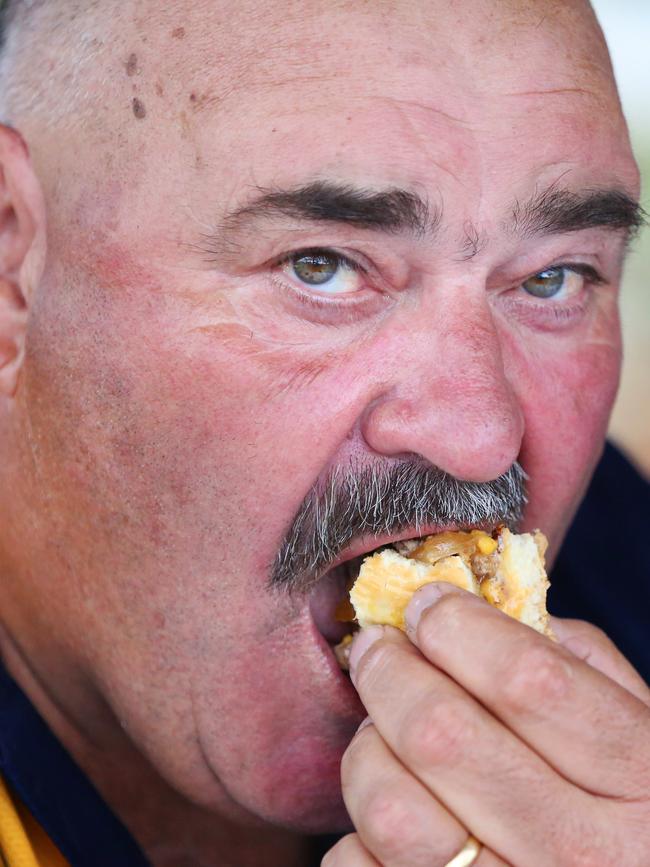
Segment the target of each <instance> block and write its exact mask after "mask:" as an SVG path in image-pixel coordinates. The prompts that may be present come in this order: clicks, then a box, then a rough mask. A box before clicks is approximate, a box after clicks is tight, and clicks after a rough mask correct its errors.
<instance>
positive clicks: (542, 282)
mask: <svg viewBox="0 0 650 867" xmlns="http://www.w3.org/2000/svg"><path fill="white" fill-rule="evenodd" d="M588 277H590V278H591V279H592V282H598V280H599V277H598V275H597V274H596V272H595V271H594V270H593V268H590V267H588V266H578V265H575V266H572V267H570V266H568V265H557V266H556V267H554V268H547V269H546V270H545V271H540V272H539V274H535V275H534V276H533V277H529V278H528V280H524V282H523V283H522V284H521V287H522V289H523V290H524V291H525V292H527V293H528V294H529V295H533V296H534V297H535V298H557V297H561V298H562V299H566V298H570V297H572V296H574V295H579V294H580V292H581V291H582V289H583V288H584V285H585V282H586V279H587V278H588Z"/></svg>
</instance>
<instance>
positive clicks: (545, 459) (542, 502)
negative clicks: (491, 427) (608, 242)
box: [517, 315, 621, 559]
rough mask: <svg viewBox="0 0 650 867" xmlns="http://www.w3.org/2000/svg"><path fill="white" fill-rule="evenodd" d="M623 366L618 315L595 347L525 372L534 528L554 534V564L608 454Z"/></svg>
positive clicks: (564, 350)
mask: <svg viewBox="0 0 650 867" xmlns="http://www.w3.org/2000/svg"><path fill="white" fill-rule="evenodd" d="M558 350H561V351H558ZM620 361H621V347H620V335H619V329H618V320H617V318H616V317H615V316H614V315H613V316H612V317H611V318H610V319H609V322H608V325H607V327H606V328H603V329H601V330H600V331H599V333H597V334H594V333H592V334H591V335H590V336H589V338H588V339H584V340H582V341H578V340H577V341H575V343H574V344H573V345H572V346H571V347H566V346H565V347H557V348H556V349H555V351H554V350H553V347H550V348H549V351H547V352H543V353H541V354H537V355H536V356H535V357H534V358H533V357H531V356H528V357H527V358H526V360H525V362H524V363H522V362H521V360H520V361H519V363H518V365H517V368H518V372H517V378H518V391H519V394H520V401H521V405H522V408H523V411H524V416H525V436H524V442H523V445H522V453H521V460H522V463H523V465H524V467H525V469H526V471H527V472H528V474H529V476H530V482H529V497H530V505H529V508H528V510H527V516H526V525H527V528H529V529H530V528H532V527H539V528H540V529H542V530H543V531H544V532H545V533H546V534H547V536H548V537H549V541H550V557H551V559H552V558H553V557H554V556H555V554H556V553H557V549H558V548H559V545H560V544H561V541H562V538H563V535H564V532H565V531H566V529H567V526H568V524H569V523H570V521H571V519H572V517H573V514H574V512H575V509H576V508H577V506H578V503H579V501H580V499H581V498H582V496H583V494H584V492H585V489H586V486H587V484H588V481H589V479H590V477H591V473H592V471H593V469H594V467H595V464H596V462H597V460H598V458H599V456H600V454H601V451H602V446H603V442H604V438H605V435H606V432H607V425H608V421H609V415H610V412H611V408H612V404H613V402H614V399H615V396H616V390H617V386H618V381H619V374H620Z"/></svg>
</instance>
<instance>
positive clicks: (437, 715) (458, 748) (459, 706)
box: [400, 696, 476, 768]
mask: <svg viewBox="0 0 650 867" xmlns="http://www.w3.org/2000/svg"><path fill="white" fill-rule="evenodd" d="M475 729H476V724H475V722H474V721H473V718H472V716H471V713H470V708H469V707H468V706H467V705H466V704H465V703H464V702H463V701H461V700H460V699H458V698H449V697H447V698H444V699H442V698H440V697H439V696H433V697H430V698H429V699H428V700H423V701H422V702H421V703H419V704H418V705H417V706H416V707H415V708H414V709H413V711H412V712H411V714H409V716H408V717H407V719H406V724H405V725H404V728H403V730H402V734H401V740H402V743H401V744H400V747H401V750H400V754H401V755H402V756H403V758H404V761H405V762H406V764H407V765H408V766H409V767H415V768H417V767H426V768H430V767H438V766H442V765H446V766H449V765H455V764H457V763H458V762H459V761H460V760H461V759H462V757H463V756H466V755H467V753H468V749H469V747H470V746H471V744H472V743H473V742H474V740H475V736H476V732H475Z"/></svg>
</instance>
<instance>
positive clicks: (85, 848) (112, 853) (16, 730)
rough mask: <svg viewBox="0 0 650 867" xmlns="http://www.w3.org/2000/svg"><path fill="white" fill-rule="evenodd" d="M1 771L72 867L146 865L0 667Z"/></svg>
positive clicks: (80, 772)
mask: <svg viewBox="0 0 650 867" xmlns="http://www.w3.org/2000/svg"><path fill="white" fill-rule="evenodd" d="M0 771H1V772H2V774H3V776H4V778H5V779H6V780H7V781H8V782H9V783H10V785H11V786H12V788H13V789H14V791H15V792H16V793H17V794H18V796H19V797H20V799H21V801H22V802H23V803H24V804H25V806H26V807H27V809H28V810H29V811H30V813H31V814H32V816H33V817H34V818H35V819H36V820H37V822H38V823H39V824H40V825H41V826H42V827H43V828H44V829H45V830H46V831H47V833H48V834H49V836H50V838H51V839H52V841H53V842H54V843H55V845H56V846H57V847H58V848H59V850H60V851H61V853H62V855H64V856H65V857H66V858H67V859H68V861H69V862H70V864H72V865H73V867H117V865H118V864H119V865H120V867H147V861H146V859H145V858H144V856H143V855H142V853H141V851H140V849H139V848H138V846H137V845H136V843H135V841H134V840H133V838H132V837H131V835H130V834H129V832H128V831H127V829H126V828H125V827H124V825H123V824H122V823H121V822H120V821H119V819H117V817H116V816H115V815H114V814H113V813H112V812H111V810H110V809H109V807H108V806H107V805H106V803H105V802H104V801H103V800H102V798H101V796H100V795H99V793H98V792H97V791H96V790H95V789H94V788H93V786H92V785H91V783H90V781H89V780H88V779H87V777H86V776H85V775H84V774H83V773H82V771H81V770H80V769H79V768H78V767H77V765H76V764H75V763H74V761H73V760H72V758H71V757H70V756H69V755H68V753H67V752H66V751H65V750H64V749H63V747H62V746H61V744H60V743H59V742H58V740H57V739H56V738H55V737H54V735H53V734H52V732H51V731H50V730H49V728H48V727H47V726H46V724H45V723H44V722H43V720H42V719H41V718H40V716H39V715H38V714H37V713H36V711H35V710H34V708H33V707H32V705H31V704H30V702H29V700H28V699H27V697H26V696H25V694H24V693H23V692H22V690H21V689H20V688H19V687H18V685H17V684H16V683H15V682H14V681H13V680H12V678H11V677H10V676H9V675H8V674H7V672H6V671H5V670H4V668H2V667H0Z"/></svg>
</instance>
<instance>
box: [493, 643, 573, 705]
mask: <svg viewBox="0 0 650 867" xmlns="http://www.w3.org/2000/svg"><path fill="white" fill-rule="evenodd" d="M511 669H512V670H511V673H510V674H509V676H507V677H505V678H504V679H503V682H502V686H501V690H500V692H501V694H500V696H499V698H500V699H501V702H500V703H501V704H502V705H504V706H505V707H506V708H507V709H508V710H509V711H511V712H512V713H515V714H526V713H538V712H542V711H544V710H548V709H550V708H552V707H556V706H557V705H558V704H561V703H562V701H563V700H564V699H565V698H566V696H567V695H568V694H569V692H570V691H571V689H572V685H573V666H572V664H571V661H570V660H569V659H568V658H566V657H565V656H564V655H563V654H561V653H559V652H558V651H557V649H556V648H555V647H553V646H549V647H547V646H546V644H541V643H540V644H537V643H535V644H533V645H532V646H531V647H529V648H528V649H526V650H525V651H523V652H521V653H520V654H519V656H518V657H517V658H516V660H515V661H514V662H513V663H512V664H511Z"/></svg>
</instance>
